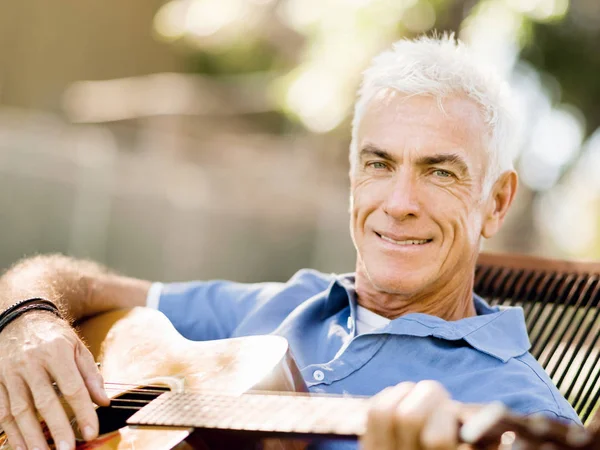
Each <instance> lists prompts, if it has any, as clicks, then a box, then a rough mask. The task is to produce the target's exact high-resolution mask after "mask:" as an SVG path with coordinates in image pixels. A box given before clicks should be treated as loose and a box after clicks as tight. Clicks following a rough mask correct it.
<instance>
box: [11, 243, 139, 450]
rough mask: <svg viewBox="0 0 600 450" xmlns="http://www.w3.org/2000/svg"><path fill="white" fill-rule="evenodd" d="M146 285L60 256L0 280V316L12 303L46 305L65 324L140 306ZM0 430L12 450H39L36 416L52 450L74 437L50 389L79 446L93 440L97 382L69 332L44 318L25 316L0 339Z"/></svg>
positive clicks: (100, 395) (100, 391)
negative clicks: (77, 432) (79, 435)
mask: <svg viewBox="0 0 600 450" xmlns="http://www.w3.org/2000/svg"><path fill="white" fill-rule="evenodd" d="M149 287H150V283H149V282H147V281H142V280H136V279H133V278H127V277H123V276H119V275H116V274H113V273H111V272H109V271H108V270H107V269H106V268H104V267H102V266H101V265H99V264H96V263H93V262H91V261H79V260H75V259H72V258H68V257H65V256H61V255H50V256H37V257H34V258H31V259H27V260H24V261H21V262H19V263H17V264H16V265H15V266H14V267H12V268H11V269H10V270H9V271H8V272H6V273H5V274H4V276H2V277H1V278H0V311H4V310H5V309H6V308H8V307H9V306H10V305H12V304H14V303H15V302H18V301H20V300H24V299H28V298H35V297H41V298H45V299H47V300H50V301H52V302H54V303H55V304H56V305H57V306H58V308H59V309H60V310H61V312H62V313H63V314H64V315H65V316H66V317H67V318H68V320H69V321H73V320H78V319H81V318H83V317H88V316H93V315H95V314H99V313H101V312H104V311H109V310H112V309H117V308H129V307H134V306H142V305H145V302H146V295H147V293H148V289H149ZM0 359H1V362H0V427H2V429H4V431H5V432H6V435H7V437H8V439H9V442H10V443H11V445H12V447H13V448H15V449H17V450H18V449H21V450H24V449H26V448H29V449H38V450H43V449H46V448H47V444H46V439H45V438H44V435H43V433H42V430H41V427H40V425H39V423H38V419H37V417H36V413H39V414H40V416H41V417H42V418H43V419H44V420H45V421H46V424H47V425H48V428H49V429H50V432H51V434H52V437H53V439H54V442H55V443H56V446H57V448H58V449H59V450H70V449H73V448H74V447H75V437H74V434H73V431H72V429H71V426H70V424H69V421H68V419H67V416H66V414H65V413H64V410H63V408H62V406H61V404H60V401H59V399H58V397H57V395H56V393H55V391H54V388H53V386H52V382H56V384H57V386H58V388H59V389H60V391H61V393H62V395H63V397H64V398H65V399H66V400H67V401H68V402H69V404H70V406H71V408H72V409H73V412H74V413H75V417H76V419H77V423H78V425H79V428H80V429H81V430H82V432H83V435H84V437H85V438H86V439H92V438H94V437H95V436H97V434H98V418H97V416H96V413H95V411H94V405H93V403H92V401H93V402H95V403H97V404H103V405H105V404H107V403H108V401H109V400H108V397H107V396H106V392H105V391H104V387H103V380H102V376H101V375H100V373H99V371H98V368H97V367H96V365H95V362H94V358H93V357H92V355H91V353H90V352H89V350H88V349H87V348H86V347H85V345H84V344H83V343H82V342H81V340H80V339H79V338H78V337H77V335H76V334H75V332H74V330H73V329H72V328H71V326H70V324H69V323H68V322H66V321H64V320H61V319H58V318H57V317H56V316H54V315H53V314H52V313H50V314H49V313H48V312H47V311H29V312H27V313H25V314H23V315H22V316H20V317H18V318H17V319H16V320H14V321H13V322H11V323H9V324H8V325H7V326H6V327H5V328H4V329H3V330H2V331H1V332H0Z"/></svg>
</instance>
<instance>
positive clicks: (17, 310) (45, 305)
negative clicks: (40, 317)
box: [0, 298, 63, 333]
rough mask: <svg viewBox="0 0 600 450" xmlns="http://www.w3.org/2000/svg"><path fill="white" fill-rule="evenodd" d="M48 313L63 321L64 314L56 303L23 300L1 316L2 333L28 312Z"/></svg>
mask: <svg viewBox="0 0 600 450" xmlns="http://www.w3.org/2000/svg"><path fill="white" fill-rule="evenodd" d="M35 310H37V311H48V312H51V313H53V314H54V315H56V316H57V317H59V318H61V319H63V316H62V314H61V313H60V311H59V310H58V308H57V307H56V305H55V304H54V303H52V302H51V301H50V300H46V299H44V298H29V299H26V300H21V301H19V302H17V303H15V304H14V305H12V306H9V307H8V308H7V309H6V310H4V311H3V312H2V314H0V333H1V332H2V330H3V329H4V328H5V327H6V326H7V325H8V324H9V323H11V322H12V321H13V320H15V319H16V318H18V317H19V316H21V315H22V314H25V313H26V312H28V311H35Z"/></svg>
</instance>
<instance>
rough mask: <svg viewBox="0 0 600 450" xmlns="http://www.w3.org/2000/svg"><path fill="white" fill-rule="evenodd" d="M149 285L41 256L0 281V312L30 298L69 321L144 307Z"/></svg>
mask: <svg viewBox="0 0 600 450" xmlns="http://www.w3.org/2000/svg"><path fill="white" fill-rule="evenodd" d="M149 287H150V283H149V282H147V281H143V280H138V279H134V278H128V277H123V276H120V275H116V274H114V273H111V272H110V271H109V270H108V269H107V268H105V267H103V266H101V265H99V264H97V263H94V262H92V261H86V260H76V259H73V258H69V257H66V256H63V255H42V256H36V257H34V258H29V259H26V260H23V261H21V262H19V263H17V264H15V265H14V266H13V267H12V268H11V269H9V270H8V271H7V272H6V273H5V274H4V275H3V276H2V277H1V278H0V310H4V309H5V308H7V307H8V306H10V305H11V304H13V303H15V302H17V301H19V300H23V299H26V298H32V297H42V298H46V299H49V300H51V301H53V302H54V303H56V304H57V306H58V307H59V309H60V310H61V312H63V313H64V314H66V315H67V316H68V317H69V318H70V319H72V320H78V319H81V318H83V317H87V316H93V315H95V314H99V313H101V312H104V311H109V310H112V309H118V308H131V307H134V306H143V305H145V302H146V295H147V292H148V289H149Z"/></svg>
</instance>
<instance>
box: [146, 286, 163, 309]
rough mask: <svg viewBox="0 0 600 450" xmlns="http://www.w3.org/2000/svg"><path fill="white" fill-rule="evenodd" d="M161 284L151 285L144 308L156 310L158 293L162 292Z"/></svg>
mask: <svg viewBox="0 0 600 450" xmlns="http://www.w3.org/2000/svg"><path fill="white" fill-rule="evenodd" d="M162 288H163V284H162V283H152V285H151V286H150V289H149V290H148V295H147V296H146V308H151V309H158V302H159V301H160V293H161V292H162Z"/></svg>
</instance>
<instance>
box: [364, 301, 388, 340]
mask: <svg viewBox="0 0 600 450" xmlns="http://www.w3.org/2000/svg"><path fill="white" fill-rule="evenodd" d="M388 323H390V319H388V318H387V317H383V316H380V315H379V314H376V313H374V312H373V311H371V310H369V309H367V308H365V307H363V306H360V305H356V335H357V336H358V335H359V334H364V333H368V332H369V331H373V330H376V329H378V328H383V327H385V326H386V325H387V324H388Z"/></svg>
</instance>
